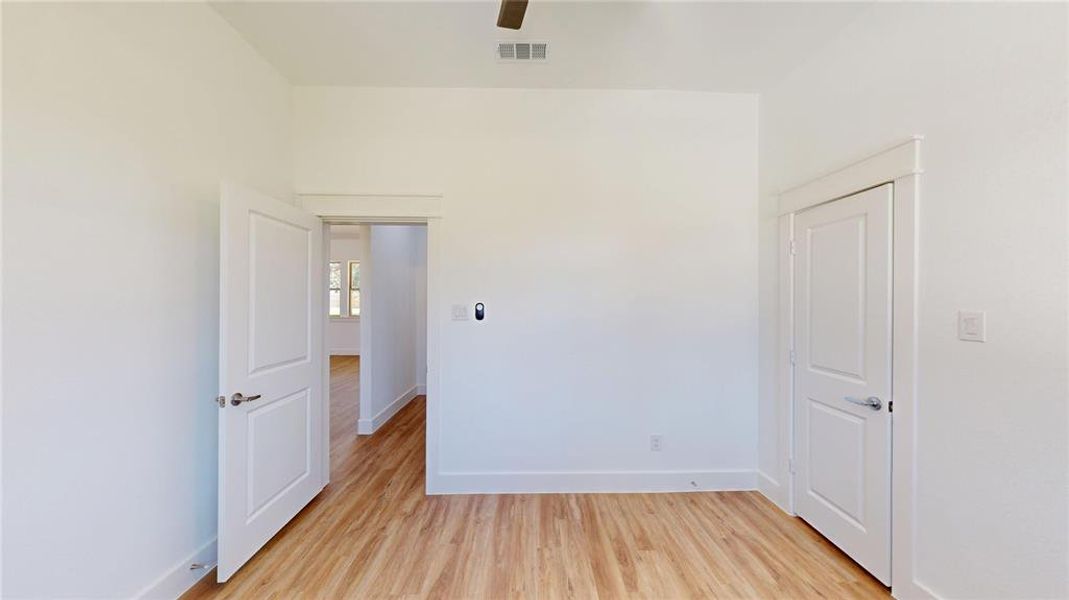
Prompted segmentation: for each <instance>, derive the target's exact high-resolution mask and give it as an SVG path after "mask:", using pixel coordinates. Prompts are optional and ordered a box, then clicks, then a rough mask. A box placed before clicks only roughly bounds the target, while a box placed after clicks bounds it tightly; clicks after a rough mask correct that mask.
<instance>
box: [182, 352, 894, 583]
mask: <svg viewBox="0 0 1069 600" xmlns="http://www.w3.org/2000/svg"><path fill="white" fill-rule="evenodd" d="M359 364H360V363H359V358H358V357H333V358H332V359H331V398H332V400H333V402H332V406H331V483H330V485H328V486H327V487H326V489H324V490H323V492H322V493H321V494H320V495H319V497H318V498H316V499H315V500H313V501H312V503H311V504H309V505H308V507H306V508H305V509H304V510H303V511H302V512H301V514H300V515H298V517H297V518H295V519H294V520H293V521H292V522H291V523H290V524H289V525H288V526H286V527H285V528H284V529H283V530H282V531H281V532H280V533H279V534H278V535H277V536H275V538H274V539H273V540H272V541H271V542H270V543H268V545H267V546H265V547H264V548H263V549H262V550H261V551H260V552H259V553H258V554H257V555H256V556H255V557H254V558H253V559H252V560H250V561H249V563H248V564H247V565H245V567H244V568H242V569H241V570H240V571H239V572H238V573H237V575H235V576H234V577H233V578H232V579H231V581H230V582H228V583H226V584H223V585H219V584H216V583H214V578H215V575H214V573H212V574H211V575H209V576H208V577H206V578H205V579H204V580H202V581H201V582H200V583H199V584H197V586H196V587H194V588H193V589H191V590H190V591H189V592H188V593H187V594H186V595H185V596H184V598H186V599H190V600H193V599H203V598H268V597H270V598H329V599H336V598H383V597H405V598H495V599H496V598H515V597H524V598H559V597H571V598H595V597H597V598H696V597H703V598H711V597H719V598H739V597H773V596H775V597H790V598H816V597H833V598H887V597H889V594H888V593H887V591H886V589H885V588H883V587H882V586H881V585H880V584H879V582H877V581H876V580H875V579H873V578H872V577H870V576H869V575H868V574H867V573H866V572H864V571H863V570H862V569H861V568H860V567H858V566H857V565H856V564H854V563H853V562H852V561H851V560H850V559H848V558H847V557H846V556H844V555H843V554H842V553H841V552H839V551H838V550H837V549H836V548H835V547H834V546H832V545H831V544H830V543H829V542H827V541H826V540H824V538H822V537H820V536H819V535H818V534H817V533H815V532H814V531H813V530H812V529H810V528H809V527H808V526H806V525H805V524H804V523H803V522H802V521H801V520H798V519H794V518H791V517H788V516H787V515H785V514H783V513H782V512H780V511H779V509H778V508H776V507H775V506H774V505H773V504H772V503H770V502H769V501H768V500H766V499H765V498H763V497H762V496H761V495H760V494H759V493H757V492H723V493H685V494H544V495H480V496H426V495H424V488H423V486H424V476H423V474H424V439H425V434H424V424H425V420H424V411H425V398H424V397H423V396H420V397H418V398H416V399H415V400H413V401H412V402H411V403H409V404H408V406H406V407H405V408H403V409H402V410H401V411H400V412H399V413H398V414H397V415H396V416H395V417H394V418H393V419H392V420H391V421H390V422H389V423H387V424H386V425H385V426H383V428H382V429H381V430H379V431H378V432H376V433H375V435H373V436H364V437H357V436H356V426H355V423H356V412H357V404H358V402H357V398H358V389H359Z"/></svg>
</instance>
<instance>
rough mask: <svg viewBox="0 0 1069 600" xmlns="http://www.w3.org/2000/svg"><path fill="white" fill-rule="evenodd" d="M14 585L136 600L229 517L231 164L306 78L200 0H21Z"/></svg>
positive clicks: (8, 249)
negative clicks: (227, 221) (222, 510)
mask: <svg viewBox="0 0 1069 600" xmlns="http://www.w3.org/2000/svg"><path fill="white" fill-rule="evenodd" d="M3 12H4V19H3V58H4V69H3V111H4V112H3V121H4V138H3V144H4V153H3V172H4V181H3V184H4V222H3V228H4V230H3V244H4V252H3V254H4V259H5V260H4V263H3V281H4V305H3V321H4V330H3V346H4V348H5V349H6V350H7V352H5V353H4V356H3V361H4V364H3V373H4V380H3V395H4V407H3V409H4V414H3V443H4V452H3V461H4V462H3V489H4V506H3V509H4V510H3V546H4V550H5V551H4V556H3V559H4V562H3V580H4V581H3V583H4V589H3V595H4V596H5V597H11V598H31V597H38V598H56V597H79V598H94V597H96V598H100V597H107V598H120V597H122V598H125V597H131V596H133V595H135V594H137V593H139V592H140V591H142V590H144V589H146V588H147V587H148V586H149V585H150V584H152V583H153V581H154V580H155V579H157V578H158V577H160V576H162V575H164V574H165V573H167V572H168V571H169V570H171V569H172V568H179V569H186V568H187V567H188V565H184V564H182V563H183V561H185V560H187V559H189V558H190V557H191V555H192V554H193V552H194V551H195V550H197V549H198V548H200V547H202V546H203V545H205V544H207V543H209V542H210V541H211V540H212V539H213V538H214V537H215V531H216V465H217V456H216V436H217V433H216V430H217V426H216V423H217V418H218V415H217V412H218V410H219V409H218V407H216V406H215V405H214V404H213V403H212V402H211V400H212V398H214V397H215V395H216V391H217V389H216V388H217V385H218V382H217V380H218V367H217V363H218V347H219V335H218V323H219V283H218V282H219V266H218V265H219V199H218V198H219V192H218V190H219V181H220V179H221V178H223V177H231V178H233V179H235V180H237V181H240V182H242V183H245V184H248V185H252V186H255V187H258V188H260V189H261V190H263V191H265V192H268V193H271V194H273V195H275V196H278V197H280V198H288V197H289V196H290V194H291V185H290V173H291V163H290V155H289V152H288V151H289V119H290V110H289V109H290V91H289V86H288V84H287V83H286V82H285V81H284V80H283V79H282V77H281V76H280V75H279V74H278V73H276V72H275V70H274V69H273V68H272V67H270V66H269V65H268V64H267V63H265V62H264V61H263V60H262V59H261V58H260V57H259V56H258V55H257V54H256V53H255V52H254V51H253V50H252V49H250V48H249V47H248V46H247V45H246V44H245V43H244V42H243V41H242V40H241V38H240V37H238V36H237V34H235V33H234V32H233V30H232V29H230V27H229V26H228V25H227V24H226V23H225V22H224V21H223V20H222V19H220V18H219V17H218V16H217V15H216V14H215V13H214V12H212V11H211V10H210V9H209V8H207V7H206V6H205V5H203V4H198V3H177V4H165V3H152V4H137V3H134V4H79V3H71V4H42V3H24V4H5V5H4V7H3Z"/></svg>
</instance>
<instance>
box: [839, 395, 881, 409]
mask: <svg viewBox="0 0 1069 600" xmlns="http://www.w3.org/2000/svg"><path fill="white" fill-rule="evenodd" d="M843 400H846V401H847V402H852V403H854V404H857V405H859V406H867V407H869V408H871V409H872V410H880V409H881V408H883V401H882V400H880V399H879V398H877V397H876V396H869V397H868V398H854V397H853V396H843Z"/></svg>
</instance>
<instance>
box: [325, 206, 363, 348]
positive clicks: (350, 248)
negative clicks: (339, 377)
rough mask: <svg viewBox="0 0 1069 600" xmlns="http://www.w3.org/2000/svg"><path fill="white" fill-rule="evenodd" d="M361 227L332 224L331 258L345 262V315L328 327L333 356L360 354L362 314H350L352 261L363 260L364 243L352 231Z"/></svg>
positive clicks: (342, 311)
mask: <svg viewBox="0 0 1069 600" xmlns="http://www.w3.org/2000/svg"><path fill="white" fill-rule="evenodd" d="M357 229H361V227H360V226H358V225H350V226H344V227H343V231H344V232H343V233H338V227H337V226H334V227H331V234H330V260H331V261H338V262H340V263H341V269H342V284H341V285H342V291H341V314H342V316H341V317H331V319H330V323H329V324H328V326H327V348H328V349H329V351H330V354H331V356H339V355H347V356H351V355H358V354H360V317H350V316H349V261H350V260H360V257H361V255H362V254H363V252H362V250H361V248H362V246H363V245H364V244H363V240H362V239H361V237H360V233H359V232H356V231H351V230H357Z"/></svg>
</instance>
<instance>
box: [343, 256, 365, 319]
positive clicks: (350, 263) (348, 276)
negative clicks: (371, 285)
mask: <svg viewBox="0 0 1069 600" xmlns="http://www.w3.org/2000/svg"><path fill="white" fill-rule="evenodd" d="M354 264H355V265H356V268H357V272H359V270H360V261H359V260H355V259H354V260H350V261H348V262H347V263H346V266H347V267H348V268H347V269H346V272H345V279H346V281H347V283H348V291H349V295H348V296H347V297H346V302H347V304H348V306H347V308H348V310H347V311H346V312H347V313H348V315H347V317H348V318H350V319H359V318H360V310H361V309H362V304H363V303H362V302H358V303H357V304H358V306H357V309H356V310H357V312H356V314H353V292H356V294H357V297H358V298H360V299H361V300H363V297H364V294H363V291H362V288H361V287H360V285H359V283H358V284H357V286H356V287H355V288H353V265H354Z"/></svg>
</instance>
